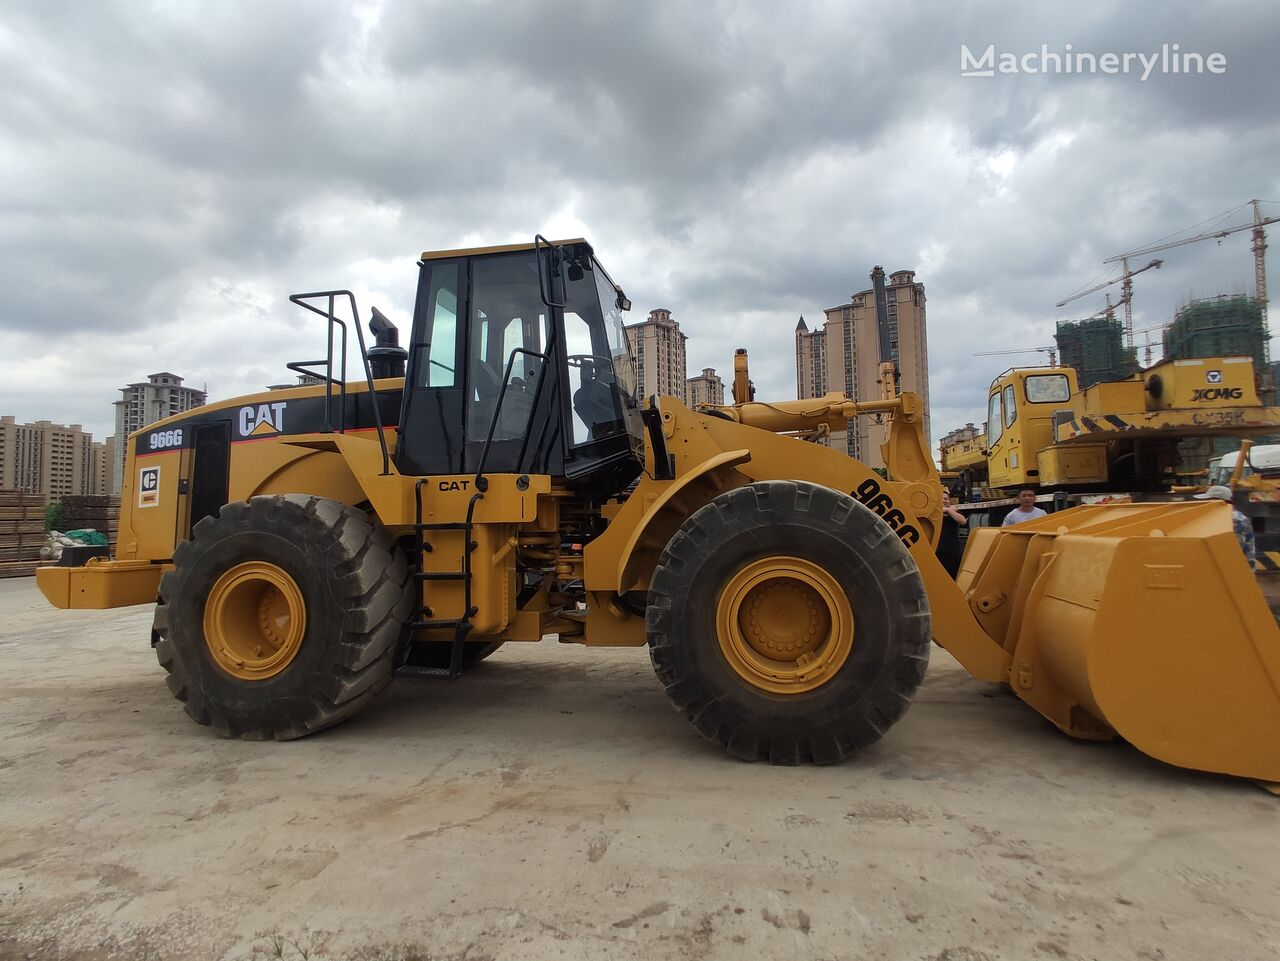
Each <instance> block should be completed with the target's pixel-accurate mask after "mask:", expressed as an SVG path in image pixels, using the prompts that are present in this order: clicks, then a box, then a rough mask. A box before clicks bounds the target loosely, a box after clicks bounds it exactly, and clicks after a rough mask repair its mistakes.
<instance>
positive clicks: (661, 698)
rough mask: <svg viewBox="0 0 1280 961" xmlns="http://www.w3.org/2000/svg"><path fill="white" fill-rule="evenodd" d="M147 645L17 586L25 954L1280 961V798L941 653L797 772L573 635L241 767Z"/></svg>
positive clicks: (640, 659)
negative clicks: (861, 726) (1036, 703)
mask: <svg viewBox="0 0 1280 961" xmlns="http://www.w3.org/2000/svg"><path fill="white" fill-rule="evenodd" d="M150 617H151V615H150V611H148V610H144V609H141V608H134V609H127V610H123V611H117V612H106V613H90V612H57V611H52V610H49V609H48V608H46V607H45V605H44V603H43V600H42V599H41V598H40V596H39V594H38V593H37V591H36V588H35V584H34V582H33V581H31V580H29V579H24V580H10V581H3V582H0V691H2V692H3V693H2V696H0V958H4V959H9V958H38V959H41V961H44V959H63V958H74V959H107V958H123V959H130V961H134V959H137V961H141V959H146V961H163V959H170V958H174V959H205V958H209V959H258V958H285V959H290V961H292V959H302V958H351V959H360V961H393V959H400V961H409V959H428V958H431V959H446V958H450V959H464V958H465V959H471V961H481V959H485V958H493V959H499V958H501V959H507V958H521V959H524V958H528V959H544V958H569V959H574V958H604V957H607V958H610V959H614V958H617V959H630V958H635V959H646V961H653V959H666V958H680V959H698V958H734V959H742V958H756V957H763V958H777V957H786V958H815V959H855V958H856V959H863V958H867V959H870V958H895V959H896V958H904V959H934V961H989V959H1035V958H1043V959H1048V961H1057V959H1063V958H1100V959H1114V958H1143V959H1151V961H1156V959H1178V958H1188V959H1208V958H1212V959H1214V961H1225V959H1254V958H1257V959H1262V958H1274V957H1276V956H1277V955H1278V954H1280V798H1275V797H1272V796H1271V795H1268V794H1266V793H1264V792H1263V791H1261V790H1260V789H1259V788H1258V787H1256V786H1254V785H1253V784H1250V783H1247V782H1241V781H1234V780H1231V779H1228V778H1221V777H1211V776H1206V775H1201V774H1195V773H1191V772H1186V771H1180V770H1176V769H1173V768H1170V767H1166V766H1163V765H1161V764H1159V763H1157V762H1155V761H1152V760H1149V759H1147V758H1145V757H1143V756H1142V755H1139V754H1138V753H1136V752H1135V751H1134V750H1132V749H1131V748H1129V747H1128V746H1126V745H1124V744H1087V743H1079V742H1073V741H1070V740H1069V739H1067V738H1066V737H1064V736H1062V735H1060V734H1058V733H1057V732H1056V731H1054V730H1053V729H1051V728H1050V727H1049V726H1048V725H1047V724H1046V723H1045V722H1043V721H1041V720H1040V719H1039V718H1038V717H1037V716H1036V715H1035V714H1033V713H1032V712H1031V711H1030V710H1029V709H1028V708H1026V707H1025V706H1023V705H1022V704H1021V703H1020V702H1018V701H1017V700H1016V699H1014V698H1013V697H1011V696H1009V695H1006V694H1003V693H1001V692H999V691H998V690H996V689H995V688H992V687H990V686H988V685H984V684H980V683H977V682H975V681H973V680H971V679H970V678H969V677H968V676H967V675H966V674H965V673H964V672H963V671H962V670H961V669H960V668H959V667H958V666H957V665H956V664H955V662H954V661H952V660H951V659H950V658H949V657H948V656H947V655H946V654H944V653H943V652H941V651H938V650H936V649H935V652H934V658H933V663H932V666H931V667H930V671H929V677H928V680H927V682H926V684H925V686H924V688H923V689H922V691H921V693H920V695H919V697H918V699H917V701H916V704H915V705H914V707H913V708H912V709H911V711H910V712H909V713H908V715H907V717H906V719H905V720H904V721H902V722H901V723H900V724H898V725H897V726H896V727H895V728H894V729H893V730H892V731H891V732H890V733H889V734H888V736H887V737H885V739H884V740H883V741H882V742H881V743H880V744H879V745H877V746H876V747H875V748H873V749H872V750H870V751H867V752H866V753H865V754H863V755H862V756H860V757H859V758H858V759H856V760H855V761H853V762H851V763H847V764H844V765H842V766H839V767H832V768H812V767H808V768H798V769H777V768H770V767H768V766H765V765H759V764H757V765H748V764H742V763H739V762H736V761H733V760H731V759H730V758H728V757H727V756H725V755H723V754H722V753H721V752H720V750H719V749H717V748H715V747H712V746H710V745H708V744H706V743H704V742H703V741H702V740H701V739H700V738H699V737H698V736H697V735H696V733H695V732H694V730H693V728H692V727H691V726H690V725H689V724H687V723H686V722H685V721H684V719H683V718H681V717H680V716H678V715H677V714H675V713H674V712H673V711H672V709H671V707H670V705H669V703H668V701H667V699H666V697H665V695H664V694H663V693H662V690H661V689H660V687H659V686H658V683H657V681H656V680H655V679H654V677H653V675H652V672H651V670H650V668H649V662H648V657H647V655H646V654H645V652H644V651H636V650H622V651H603V652H601V651H594V652H593V651H585V650H581V649H579V648H575V647H570V646H561V645H559V644H557V643H555V642H554V640H547V641H544V642H543V643H541V644H538V645H525V646H515V645H508V647H506V648H504V649H503V650H502V651H500V652H499V653H498V654H496V655H495V656H494V657H493V658H491V659H490V661H488V662H486V664H485V665H484V666H483V667H482V668H480V669H477V670H476V671H474V672H473V673H471V674H469V675H468V676H467V677H465V678H464V679H462V680H460V681H457V682H454V683H447V682H441V681H428V680H399V681H397V682H396V683H395V684H394V685H392V687H391V688H390V690H389V691H387V692H386V694H385V695H384V696H383V698H382V699H381V700H380V701H379V702H377V703H376V704H375V705H374V706H373V707H372V708H371V709H370V710H369V711H368V712H366V713H365V714H363V715H362V716H360V717H359V718H357V719H356V720H354V721H352V722H349V723H347V724H345V725H343V726H341V727H338V728H336V729H333V730H331V731H327V732H324V733H322V734H320V735H318V736H315V737H312V738H309V739H306V740H302V741H298V742H293V743H288V744H274V743H270V744H254V743H242V742H238V741H222V740H219V739H217V738H216V737H214V736H213V735H211V734H210V733H209V732H208V731H207V730H205V729H203V728H199V727H197V726H196V725H194V724H193V723H191V722H190V721H189V720H188V719H187V717H186V715H185V714H183V712H182V710H181V708H180V706H179V705H178V704H177V703H176V702H175V701H174V700H172V698H171V697H170V696H169V693H168V691H167V689H166V687H165V684H164V680H163V675H162V672H161V671H160V669H159V668H158V667H157V665H156V663H155V658H154V657H153V655H152V653H151V650H150V648H149V646H148V628H149V624H150ZM1206 723H1213V719H1212V718H1207V719H1206Z"/></svg>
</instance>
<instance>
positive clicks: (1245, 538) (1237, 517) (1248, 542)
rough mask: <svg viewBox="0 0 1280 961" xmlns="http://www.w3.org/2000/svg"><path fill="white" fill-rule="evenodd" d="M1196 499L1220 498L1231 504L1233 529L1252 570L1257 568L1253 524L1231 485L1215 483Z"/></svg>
mask: <svg viewBox="0 0 1280 961" xmlns="http://www.w3.org/2000/svg"><path fill="white" fill-rule="evenodd" d="M1196 500H1198V501H1207V500H1220V501H1226V502H1227V503H1228V504H1230V505H1231V529H1232V530H1233V531H1235V535H1236V539H1237V540H1239V541H1240V550H1242V551H1244V556H1245V560H1247V561H1248V562H1249V568H1250V570H1255V569H1256V568H1257V565H1256V564H1255V563H1254V559H1255V557H1256V551H1255V550H1254V540H1253V525H1252V524H1251V523H1249V518H1248V517H1246V516H1245V514H1244V512H1243V511H1242V510H1240V509H1239V508H1238V507H1236V505H1235V498H1234V497H1232V495H1231V488H1230V487H1223V486H1222V485H1220V484H1215V485H1214V486H1213V487H1210V488H1209V489H1208V490H1207V491H1205V492H1204V493H1203V494H1197V495H1196Z"/></svg>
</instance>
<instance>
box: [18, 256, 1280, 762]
mask: <svg viewBox="0 0 1280 961" xmlns="http://www.w3.org/2000/svg"><path fill="white" fill-rule="evenodd" d="M293 299H294V301H295V302H297V303H299V304H301V305H302V306H304V307H307V308H308V309H310V310H312V311H314V312H316V313H318V314H320V315H321V316H323V317H325V318H326V320H327V323H328V329H329V338H328V342H329V345H330V347H329V351H328V354H327V356H326V358H325V359H324V360H321V361H315V362H311V363H310V364H299V365H295V367H296V369H309V370H311V371H313V372H316V373H318V374H320V375H321V377H322V379H323V383H322V384H321V385H319V386H309V387H298V388H293V389H287V390H279V391H272V392H269V393H265V394H261V395H258V396H252V397H242V398H238V399H235V400H231V401H225V402H222V403H217V404H211V405H209V406H207V407H202V408H199V409H197V410H195V411H190V412H188V413H185V414H182V415H179V416H178V417H175V418H171V419H169V420H167V421H163V422H161V423H159V424H155V425H153V426H151V427H149V428H147V429H146V430H144V431H142V432H140V433H138V434H135V435H134V436H133V437H132V438H130V441H129V449H128V455H127V463H126V470H125V485H124V490H123V493H122V499H123V503H122V511H121V519H120V534H119V546H118V556H117V557H116V558H115V559H112V560H107V559H105V558H101V559H94V560H91V561H89V562H87V563H85V564H84V565H83V566H80V567H57V568H45V569H42V570H41V571H40V572H39V574H38V579H39V584H40V587H41V589H42V590H43V591H44V593H45V595H46V596H47V597H48V598H49V600H50V601H51V602H52V603H53V604H55V605H56V606H59V607H73V608H100V607H116V606H122V605H127V604H142V603H156V616H155V628H154V631H153V635H152V640H153V643H154V645H155V649H156V653H157V656H158V658H159V660H160V663H161V665H162V666H163V667H164V668H165V670H166V671H167V672H168V674H169V686H170V689H171V690H172V691H173V693H174V695H175V696H176V697H177V698H178V699H179V700H180V701H182V702H183V703H184V704H185V706H186V710H187V712H188V713H189V714H190V715H191V716H192V717H193V718H194V719H195V720H196V721H198V722H200V723H202V724H208V725H210V726H211V727H212V728H213V729H214V730H215V731H217V732H218V733H220V734H222V735H225V736H231V737H247V738H279V739H286V738H293V737H298V736H300V735H303V734H306V733H308V732H311V731H314V730H317V729H319V728H323V727H325V726H327V725H330V724H333V723H334V722H336V721H338V720H341V719H342V718H345V717H347V716H349V715H351V714H353V713H355V712H356V711H358V710H360V709H361V708H362V707H364V706H365V705H366V704H367V703H368V702H369V701H370V700H371V699H372V698H373V697H375V696H376V695H377V693H378V692H379V691H380V690H381V689H382V688H384V687H385V686H386V685H387V684H388V683H390V681H391V679H392V677H393V675H394V674H395V673H396V672H397V671H416V672H433V671H434V672H439V673H442V674H446V675H457V674H458V673H459V672H460V671H462V670H463V669H465V668H466V666H467V665H468V664H469V663H472V662H474V661H475V660H477V659H479V658H481V657H484V656H486V655H487V654H488V653H489V652H491V651H492V650H493V649H494V648H495V647H496V646H497V645H499V644H502V643H506V642H515V641H537V640H538V639H540V638H541V637H543V636H544V635H546V634H558V635H559V636H560V639H561V640H562V641H575V642H578V643H581V644H583V645H584V646H586V647H595V646H611V645H634V646H640V645H644V644H648V645H649V649H650V655H651V658H652V661H653V665H654V668H655V670H656V671H657V674H658V677H659V679H660V680H661V682H662V684H663V685H664V687H665V688H666V690H667V693H668V694H669V695H670V697H671V699H672V701H673V702H674V703H675V705H676V707H677V708H678V709H679V710H681V711H683V712H684V713H685V714H686V715H687V716H688V717H689V719H690V720H691V721H692V722H693V723H694V725H695V726H696V727H697V728H698V730H699V731H700V732H702V734H704V735H705V736H706V737H707V738H709V739H711V740H713V741H716V742H719V743H720V744H722V745H724V747H726V748H727V749H728V751H729V752H730V753H732V754H734V755H736V756H738V757H741V758H747V759H767V760H770V761H772V762H775V763H782V764H793V763H797V762H803V761H814V762H818V763H825V762H833V761H838V760H840V759H841V758H843V757H845V756H847V755H849V754H850V753H852V752H854V751H856V750H857V749H859V748H861V747H864V746H866V745H868V744H870V743H871V742H873V741H875V740H876V739H877V738H879V737H880V736H881V735H882V734H883V733H884V732H885V731H886V730H887V729H888V728H889V727H890V726H892V725H893V723H894V722H895V721H897V720H898V718H900V717H901V716H902V714H903V713H904V712H905V710H906V709H907V706H908V704H909V703H910V701H911V698H912V695H913V693H914V691H915V689H916V687H917V686H918V685H919V683H920V681H921V679H922V678H923V676H924V672H925V667H926V664H927V661H928V652H929V643H930V640H931V639H932V640H933V641H935V642H936V643H938V644H940V645H941V646H943V647H945V648H946V649H947V650H948V651H950V652H951V653H952V654H954V655H955V657H956V658H957V659H958V660H959V661H960V662H961V663H962V664H963V665H964V666H965V667H966V668H967V669H968V670H969V671H970V672H971V673H973V674H974V675H975V676H977V677H979V678H982V679H985V680H988V681H993V682H1000V683H1004V684H1008V685H1009V686H1010V687H1011V688H1012V690H1013V691H1014V692H1015V693H1017V694H1018V696H1019V697H1021V698H1022V699H1023V700H1025V701H1026V702H1027V703H1028V704H1030V705H1031V706H1032V707H1034V708H1035V709H1036V710H1037V711H1039V712H1040V713H1041V714H1043V715H1044V716H1045V717H1047V718H1048V719H1049V720H1051V721H1052V722H1053V723H1054V724H1056V725H1057V726H1058V727H1059V728H1061V729H1062V730H1063V731H1065V732H1067V733H1069V734H1072V735H1075V736H1078V737H1087V738H1095V739H1101V738H1109V737H1115V736H1117V735H1119V736H1122V737H1124V738H1127V739H1128V740H1129V741H1131V742H1132V743H1133V744H1134V745H1135V746H1136V747H1138V748H1139V749H1141V750H1143V751H1145V752H1147V753H1148V754H1151V755H1153V756H1155V757H1158V758H1161V759H1163V760H1165V761H1168V762H1170V763H1173V764H1178V765H1183V766H1185V767H1191V768H1199V769H1204V770H1210V771H1222V772H1226V773H1230V774H1236V775H1243V776H1248V777H1253V778H1257V779H1260V780H1265V781H1280V693H1278V691H1280V634H1278V632H1277V628H1276V626H1275V624H1274V622H1273V621H1272V619H1271V616H1270V613H1269V611H1268V609H1267V606H1266V603H1265V602H1264V601H1263V599H1262V596H1261V594H1260V593H1259V592H1258V590H1257V588H1256V586H1255V585H1254V584H1253V580H1252V576H1251V574H1250V573H1249V571H1248V569H1247V567H1246V564H1245V561H1244V558H1243V557H1242V556H1241V554H1240V551H1239V549H1238V548H1237V546H1236V544H1235V541H1234V538H1233V535H1232V533H1231V520H1230V512H1229V510H1228V508H1227V506H1226V505H1225V504H1220V503H1214V504H1207V503H1206V504H1200V503H1197V504H1174V505H1120V506H1114V507H1104V508H1079V509H1077V510H1074V511H1069V512H1065V513H1060V514H1054V515H1050V516H1049V517H1047V518H1045V519H1043V520H1041V521H1038V522H1034V523H1028V524H1023V525H1021V526H1018V527H1016V528H1011V529H1009V530H1007V531H977V532H975V533H974V534H973V535H972V536H971V537H970V546H969V548H968V552H967V553H966V555H965V559H964V562H963V566H962V571H961V574H960V579H959V583H956V582H953V581H952V580H951V579H950V578H948V577H947V575H946V573H945V571H944V570H943V569H942V567H941V566H940V565H939V564H938V562H937V560H936V559H935V557H934V553H933V545H934V543H935V542H936V538H937V532H938V527H939V522H940V517H941V510H940V504H939V500H940V492H941V489H940V486H939V483H938V475H937V473H936V470H935V468H934V465H933V461H932V458H931V457H930V456H929V451H928V448H927V445H926V440H925V437H924V434H923V431H922V419H923V413H924V412H923V411H922V410H921V407H920V403H919V400H918V399H917V398H916V397H915V396H914V395H912V394H909V393H904V394H902V395H901V396H900V397H897V398H892V399H888V400H884V401H880V402H875V403H869V404H857V403H854V402H852V401H850V400H848V399H847V398H845V397H843V396H841V395H837V394H833V395H828V396H827V397H825V398H820V399H813V400H802V401H786V402H782V403H776V404H769V403H759V402H755V401H753V400H750V399H749V398H747V397H746V396H743V395H739V396H738V397H737V398H736V399H737V400H738V401H739V402H738V403H735V404H733V405H731V406H727V407H722V408H715V409H705V410H698V411H691V410H689V409H688V408H687V407H685V406H684V405H683V404H681V403H680V402H679V401H678V400H675V399H672V398H668V397H661V398H649V399H648V400H647V401H646V402H644V403H641V402H640V401H639V399H638V398H637V397H636V394H635V380H634V372H633V368H632V360H631V357H630V355H629V353H628V350H627V345H626V340H625V338H624V334H623V327H622V311H623V310H624V309H626V308H628V307H629V306H630V305H629V303H628V302H627V300H626V298H625V296H624V295H623V293H622V291H621V289H620V288H619V287H618V286H617V285H616V284H615V283H614V282H613V281H612V280H611V279H610V278H609V275H608V274H607V273H606V272H605V270H604V268H603V267H602V266H601V264H600V262H599V261H598V260H597V258H596V257H595V255H594V253H593V252H592V249H591V247H590V246H589V245H588V244H587V243H585V242H584V241H580V240H576V241H565V242H561V243H556V244H551V243H547V242H546V241H544V240H542V239H541V238H538V239H537V240H536V241H535V242H534V243H532V244H525V245H516V246H510V247H495V248H484V249H473V250H457V251H444V252H432V253H426V254H424V255H423V256H422V259H421V261H420V264H419V277H418V294H417V304H416V309H415V312H414V318H413V329H412V332H411V335H410V339H409V343H408V345H407V350H406V349H402V348H401V347H400V346H399V345H398V343H397V334H396V332H395V330H394V328H393V327H392V326H391V325H390V324H389V323H388V322H387V321H386V320H385V318H383V317H382V316H381V315H380V314H378V313H377V312H376V311H375V316H374V321H373V323H372V324H371V327H372V328H373V330H374V333H375V334H376V344H375V345H374V346H373V347H371V348H370V349H368V350H365V347H364V337H363V332H362V330H361V327H360V324H359V321H358V317H357V316H356V307H355V302H354V298H353V297H351V295H350V294H348V293H346V292H339V291H332V292H323V293H320V294H307V295H297V296H295V297H294V298H293ZM335 306H341V307H343V309H342V310H341V311H337V312H336V311H335ZM338 313H342V314H343V316H344V317H350V318H351V319H352V320H353V321H354V329H355V332H356V334H357V337H358V338H359V341H360V348H361V357H362V365H363V368H364V370H363V374H364V376H363V378H355V379H348V378H347V376H346V374H345V363H344V360H343V359H344V358H345V356H346V351H345V343H346V336H347V332H348V330H349V329H350V328H349V327H348V325H347V323H346V321H345V320H343V319H341V318H340V317H339V316H338ZM743 360H744V362H745V358H743ZM740 379H741V380H742V381H743V383H744V384H745V383H746V378H745V376H743V377H742V378H740ZM743 394H745V391H744V392H743ZM864 415H876V416H880V417H884V418H888V419H890V421H891V428H890V433H889V439H888V441H887V443H886V444H885V445H884V454H885V460H886V463H887V464H888V473H889V477H890V480H887V481H886V480H882V479H881V478H880V477H878V476H877V475H876V474H875V473H874V472H873V471H871V470H870V469H869V468H868V467H866V466H865V465H863V464H861V463H859V462H857V461H855V460H853V459H851V458H849V457H847V456H845V455H844V454H841V453H838V452H836V451H834V450H831V449H830V448H827V447H824V446H821V445H819V444H814V443H807V442H805V441H804V440H801V439H799V438H797V437H795V436H787V435H788V434H796V433H808V432H813V431H817V430H821V429H822V428H823V427H824V426H826V427H835V428H841V427H843V426H844V425H845V423H846V422H847V420H848V418H851V417H857V416H864Z"/></svg>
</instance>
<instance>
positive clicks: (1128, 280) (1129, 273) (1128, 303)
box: [1054, 252, 1164, 347]
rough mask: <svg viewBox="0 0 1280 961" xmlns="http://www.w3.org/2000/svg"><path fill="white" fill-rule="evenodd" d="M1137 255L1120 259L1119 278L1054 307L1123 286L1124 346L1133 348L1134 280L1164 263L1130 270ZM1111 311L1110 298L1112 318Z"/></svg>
mask: <svg viewBox="0 0 1280 961" xmlns="http://www.w3.org/2000/svg"><path fill="white" fill-rule="evenodd" d="M1137 253H1138V252H1134V253H1131V254H1126V255H1125V256H1123V257H1121V258H1120V260H1121V261H1122V262H1123V263H1122V267H1123V269H1122V271H1121V273H1120V276H1119V277H1112V278H1111V279H1110V280H1104V281H1103V282H1102V283H1100V284H1095V285H1094V286H1092V287H1090V288H1089V289H1088V290H1082V291H1080V293H1078V294H1072V295H1071V296H1070V297H1067V298H1066V299H1064V300H1060V301H1058V302H1057V303H1056V304H1054V306H1055V307H1065V306H1066V305H1067V304H1069V303H1071V302H1072V301H1073V300H1079V299H1080V298H1081V297H1088V296H1089V295H1090V294H1096V293H1097V292H1098V291H1100V290H1103V289H1105V288H1107V287H1110V286H1111V285H1112V284H1121V285H1122V286H1121V287H1120V303H1121V304H1123V305H1124V345H1125V346H1126V347H1132V346H1133V278H1134V277H1136V276H1137V275H1138V274H1140V273H1142V272H1143V271H1144V270H1151V269H1153V268H1155V269H1159V267H1160V265H1161V264H1163V263H1164V261H1163V260H1153V261H1151V262H1150V263H1149V264H1147V265H1146V266H1144V267H1139V268H1138V269H1137V270H1130V269H1129V258H1130V257H1133V256H1137ZM1115 259H1116V258H1115V257H1112V258H1111V260H1108V261H1104V263H1111V262H1112V261H1113V260H1115ZM1111 311H1112V304H1111V298H1110V297H1109V296H1108V298H1107V316H1108V317H1110V316H1111Z"/></svg>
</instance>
